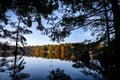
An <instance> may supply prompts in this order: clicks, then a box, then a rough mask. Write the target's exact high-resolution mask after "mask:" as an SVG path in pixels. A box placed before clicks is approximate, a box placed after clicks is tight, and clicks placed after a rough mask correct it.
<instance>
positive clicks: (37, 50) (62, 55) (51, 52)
mask: <svg viewBox="0 0 120 80" xmlns="http://www.w3.org/2000/svg"><path fill="white" fill-rule="evenodd" d="M103 47H104V44H102V43H101V44H96V43H91V44H84V43H65V44H57V45H43V46H28V47H27V48H30V50H31V52H30V53H31V54H29V53H28V54H27V55H32V56H36V57H44V58H51V59H63V60H72V61H78V60H79V58H80V57H81V55H82V54H84V52H85V51H87V50H89V53H90V51H91V55H92V53H93V55H97V54H98V53H99V52H100V51H102V49H103ZM92 58H93V57H92Z"/></svg>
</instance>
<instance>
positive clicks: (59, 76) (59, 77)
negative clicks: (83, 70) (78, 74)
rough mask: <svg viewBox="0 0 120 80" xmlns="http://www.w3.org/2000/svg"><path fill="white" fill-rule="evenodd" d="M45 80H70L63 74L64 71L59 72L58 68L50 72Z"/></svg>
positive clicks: (70, 79)
mask: <svg viewBox="0 0 120 80" xmlns="http://www.w3.org/2000/svg"><path fill="white" fill-rule="evenodd" d="M47 78H48V79H49V80H72V78H71V77H70V76H69V75H68V74H65V73H64V70H60V69H59V68H57V69H56V70H52V71H50V75H48V77H47Z"/></svg>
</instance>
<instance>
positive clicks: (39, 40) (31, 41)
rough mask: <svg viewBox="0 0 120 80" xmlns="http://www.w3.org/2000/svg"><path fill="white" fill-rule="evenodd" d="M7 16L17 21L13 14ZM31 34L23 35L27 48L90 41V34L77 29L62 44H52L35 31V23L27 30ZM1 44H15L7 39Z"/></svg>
mask: <svg viewBox="0 0 120 80" xmlns="http://www.w3.org/2000/svg"><path fill="white" fill-rule="evenodd" d="M7 15H12V16H11V20H13V21H15V20H17V18H16V16H15V15H14V14H13V12H11V11H9V12H8V13H7ZM42 22H43V25H44V26H48V25H47V24H46V22H45V20H44V19H43V20H42ZM7 28H8V29H12V28H11V27H10V26H7ZM29 29H30V30H31V31H32V32H33V33H32V34H29V35H25V37H26V39H27V46H28V45H29V46H33V45H34V46H35V45H48V44H60V43H77V42H82V41H84V40H85V39H92V38H93V37H92V36H91V32H90V31H87V32H84V31H83V30H82V29H77V30H74V31H72V32H71V35H70V36H69V37H67V38H65V39H64V42H60V43H57V42H53V41H51V39H50V38H49V37H48V36H45V35H43V34H41V32H40V31H39V30H37V29H36V23H33V25H32V27H31V28H29ZM0 41H1V42H6V41H8V42H9V43H10V44H12V45H14V44H15V42H13V41H10V40H9V39H0Z"/></svg>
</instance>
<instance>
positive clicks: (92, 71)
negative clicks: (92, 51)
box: [72, 61, 106, 80]
mask: <svg viewBox="0 0 120 80" xmlns="http://www.w3.org/2000/svg"><path fill="white" fill-rule="evenodd" d="M97 63H98V62H97ZM72 67H74V68H77V69H79V70H80V71H81V72H82V73H84V74H85V75H86V76H89V75H90V76H92V77H94V79H95V80H106V79H105V77H104V76H103V74H102V72H101V71H102V68H101V66H100V65H98V64H96V63H95V62H94V61H91V62H90V65H86V64H85V63H82V62H76V63H75V64H73V65H72Z"/></svg>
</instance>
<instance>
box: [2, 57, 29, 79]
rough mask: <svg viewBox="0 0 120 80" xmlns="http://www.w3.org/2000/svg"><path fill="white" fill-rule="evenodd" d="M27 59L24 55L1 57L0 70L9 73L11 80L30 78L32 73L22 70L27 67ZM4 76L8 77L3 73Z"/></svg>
mask: <svg viewBox="0 0 120 80" xmlns="http://www.w3.org/2000/svg"><path fill="white" fill-rule="evenodd" d="M24 65H25V61H24V59H23V58H22V56H14V57H9V58H8V57H7V56H5V57H2V58H1V59H0V72H1V73H3V72H4V73H6V74H8V73H9V75H8V76H9V77H10V78H11V80H23V79H25V78H28V77H29V76H30V75H29V74H28V73H24V72H22V71H23V70H24V68H25V66H24ZM2 77H6V76H5V75H3V76H2Z"/></svg>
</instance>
